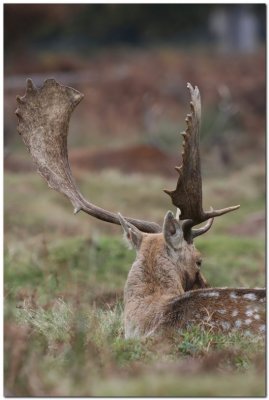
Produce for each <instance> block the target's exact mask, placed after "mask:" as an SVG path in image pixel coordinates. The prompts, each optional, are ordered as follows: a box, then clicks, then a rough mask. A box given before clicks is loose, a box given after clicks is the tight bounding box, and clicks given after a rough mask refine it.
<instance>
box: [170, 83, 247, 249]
mask: <svg viewBox="0 0 269 400" xmlns="http://www.w3.org/2000/svg"><path fill="white" fill-rule="evenodd" d="M187 88H188V89H189V91H190V95H191V102H190V108H191V112H190V114H187V117H186V124H187V128H186V130H185V132H183V133H182V136H183V143H182V147H183V151H182V165H181V166H180V167H176V170H177V171H178V174H179V177H178V181H177V186H176V189H175V190H172V191H169V190H164V191H165V193H167V194H168V195H169V196H170V197H171V199H172V203H173V204H174V205H175V206H176V207H177V208H180V210H181V220H183V221H184V222H183V224H182V227H183V230H184V237H185V240H187V241H189V242H191V241H192V239H193V238H194V237H196V236H198V235H201V234H203V233H205V232H207V231H208V229H209V228H210V227H211V225H212V223H213V220H212V221H209V222H208V224H206V226H205V227H204V228H200V229H198V230H192V229H191V228H192V227H193V226H195V225H198V224H200V223H201V222H204V221H207V220H208V219H212V218H214V217H218V216H220V215H223V214H226V213H228V212H231V211H234V210H237V209H238V208H239V207H240V206H239V205H237V206H233V207H227V208H223V209H220V210H214V209H213V208H212V207H211V209H210V211H206V212H204V211H203V206H202V178H201V165H200V150H199V133H200V124H201V98H200V92H199V89H198V87H197V86H195V87H194V88H193V87H192V85H191V84H190V83H188V84H187Z"/></svg>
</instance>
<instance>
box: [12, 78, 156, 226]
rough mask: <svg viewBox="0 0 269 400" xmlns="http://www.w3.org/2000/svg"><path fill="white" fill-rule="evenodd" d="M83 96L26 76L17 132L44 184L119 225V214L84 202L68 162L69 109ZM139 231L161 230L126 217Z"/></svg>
mask: <svg viewBox="0 0 269 400" xmlns="http://www.w3.org/2000/svg"><path fill="white" fill-rule="evenodd" d="M82 99H83V94H81V93H80V92H78V91H77V90H75V89H73V88H70V87H66V86H63V85H60V84H59V83H57V82H56V81H55V80H54V79H47V80H46V81H45V82H44V84H43V86H42V87H41V88H36V87H35V85H34V84H33V82H32V80H31V79H28V80H27V87H26V93H25V95H24V96H23V97H19V96H17V103H18V108H17V110H16V111H15V114H16V115H17V117H18V128H17V129H18V132H19V134H20V135H21V136H22V139H23V142H24V143H25V145H26V147H27V149H28V150H29V152H30V154H31V156H32V158H33V161H34V164H35V166H36V168H37V170H38V172H39V173H40V175H41V176H42V177H43V178H45V180H46V181H47V183H48V186H49V187H50V188H52V189H54V190H56V191H58V192H60V193H63V194H64V195H66V196H67V198H68V199H69V200H70V202H71V203H72V205H73V207H74V213H75V214H76V213H77V212H79V211H80V210H81V211H84V212H86V213H87V214H90V215H91V216H93V217H95V218H98V219H100V220H102V221H106V222H110V223H113V224H118V225H120V221H119V217H118V215H117V214H114V213H112V212H110V211H107V210H104V209H102V208H100V207H97V206H96V205H94V204H92V203H90V202H88V201H87V200H86V199H85V198H84V197H83V196H82V194H81V193H80V192H79V190H78V188H77V187H76V184H75V180H74V178H73V176H72V173H71V169H70V166H69V162H68V152H67V135H68V128H69V120H70V117H71V114H72V111H73V110H74V109H75V107H76V106H77V105H78V104H79V102H80V101H81V100H82ZM127 220H128V221H129V222H131V223H132V224H133V225H134V226H136V227H137V228H138V229H140V230H141V231H143V232H149V233H155V232H161V227H160V226H159V225H158V224H156V223H154V222H148V221H143V220H138V219H132V218H127Z"/></svg>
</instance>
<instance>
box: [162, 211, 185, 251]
mask: <svg viewBox="0 0 269 400" xmlns="http://www.w3.org/2000/svg"><path fill="white" fill-rule="evenodd" d="M163 235H164V239H165V241H166V244H167V245H168V246H169V247H172V248H173V249H174V250H179V249H180V247H181V246H182V242H183V239H184V238H183V231H182V228H181V226H180V223H179V221H178V220H177V219H175V218H174V214H173V213H172V211H168V212H167V214H166V216H165V217H164V223H163Z"/></svg>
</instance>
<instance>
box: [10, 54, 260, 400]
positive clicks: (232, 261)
mask: <svg viewBox="0 0 269 400" xmlns="http://www.w3.org/2000/svg"><path fill="white" fill-rule="evenodd" d="M154 54H155V53H154ZM154 54H153V55H154ZM175 54H176V53H175V52H170V51H168V50H165V51H163V52H162V53H161V55H162V57H161V55H159V56H158V57H159V58H160V59H161V60H162V62H160V60H159V61H158V62H156V57H157V56H156V54H155V56H154V57H155V58H154V57H153V61H152V62H153V63H155V62H156V65H157V66H158V68H159V69H161V68H164V69H165V68H166V70H167V76H174V75H173V74H172V72H171V71H172V70H173V68H172V65H175V64H174V61H175V60H176V59H177V58H176V56H175ZM134 56H137V58H136V59H135V60H136V61H135V62H134V64H133V65H138V67H137V68H136V69H135V72H134V76H135V79H136V82H138V83H139V82H140V83H141V82H142V83H143V82H144V84H145V82H149V83H148V84H152V85H153V81H154V79H152V81H150V80H148V81H147V79H146V75H145V76H144V75H143V74H142V75H139V73H138V72H139V71H140V72H141V71H144V70H143V68H144V65H146V63H145V64H143V62H142V61H143V60H145V59H146V56H145V54H144V55H143V54H142V55H141V54H140V55H139V54H135V55H133V57H134ZM117 57H120V56H117ZM139 57H140V58H139ZM158 57H157V58H158ZM169 57H170V58H169ZM173 57H175V59H174V58H173ZM137 59H138V60H140V64H141V65H140V66H139V62H138V61H137ZM257 59H258V61H259V57H257ZM257 59H256V60H254V64H255V63H256V62H258V61H257ZM98 60H99V64H98ZM187 60H189V58H188V57H187ZM201 60H202V65H203V66H204V68H205V69H206V66H209V67H210V65H211V67H212V63H211V64H210V61H209V60H210V57H209V58H207V57H206V56H201ZM101 61H102V57H101ZM101 61H100V58H97V61H96V68H97V69H100V68H101V69H102V68H104V69H105V65H106V66H107V64H106V62H103V63H102V62H101ZM123 61H124V62H123ZM123 61H122V62H123V64H124V63H127V61H128V60H127V61H126V59H124V60H123ZM241 61H242V60H241ZM243 61H244V60H243ZM243 61H242V62H243ZM181 62H182V63H183V61H181ZM259 62H260V63H262V60H260V61H259ZM117 63H118V60H117V62H116V64H117ZM166 64H167V65H166ZM93 65H94V63H93ZM165 65H166V66H165ZM168 65H171V69H170V70H169V68H168V67H167V66H168ZM182 65H183V64H182ZM182 65H180V68H181V69H182V68H183V67H182ZM186 65H189V64H188V63H187V64H186ZM186 65H185V70H186V68H187V66H186ZM240 65H241V64H240V63H239V61H238V65H237V63H236V62H234V64H233V71H234V72H236V71H238V74H239V73H240V71H241V69H240ZM244 65H245V68H246V70H247V69H248V67H249V71H252V70H253V69H252V67H253V66H252V67H251V68H250V61H249V63H248V62H245V64H244ZM255 65H256V64H255ZM164 66H165V67H164ZM241 66H242V65H241ZM109 67H110V68H111V65H109ZM139 68H140V69H139ZM158 68H157V67H156V70H155V73H157V72H156V71H159V69H158ZM167 68H168V69H167ZM175 68H176V67H175ZM236 68H237V69H236ZM212 69H213V67H212ZM107 70H110V69H109V68H108V67H107ZM183 70H184V69H183ZM144 72H145V74H146V71H144ZM147 73H148V75H147V76H149V75H150V74H149V71H148V72H147ZM193 74H194V72H193ZM246 74H248V72H246ZM160 75H161V73H160ZM131 76H132V74H131ZM232 76H233V75H232V73H231V75H230V78H231V80H232ZM250 76H251V73H250ZM194 78H196V75H195V77H194ZM129 79H130V81H132V79H131V78H129ZM183 79H184V80H185V77H184V78H183ZM215 79H216V81H217V80H221V78H220V76H215ZM156 81H157V79H156ZM156 81H155V82H156ZM196 81H197V79H196ZM234 81H235V84H236V82H237V83H238V82H241V84H238V87H237V88H236V89H238V92H236V93H237V101H238V103H240V101H241V100H240V99H244V100H242V101H245V102H247V101H248V98H247V97H246V96H245V92H244V90H245V89H244V85H243V83H242V82H243V80H241V81H240V80H238V81H237V80H236V79H235V80H234ZM246 81H247V82H249V80H247V79H246ZM124 82H125V81H121V82H119V81H117V85H119V87H120V88H121V87H124V85H125V86H126V85H127V87H128V90H133V91H134V93H131V94H133V96H134V97H135V96H136V92H135V89H137V90H138V89H139V88H140V89H141V87H142V86H139V84H137V85H136V84H134V85H133V86H131V87H130V86H128V82H129V81H128V80H127V81H126V82H125V83H124ZM259 82H260V83H259V85H258V88H259V89H260V90H261V91H262V90H263V83H264V82H263V80H262V77H261V75H259ZM194 83H195V82H194ZM230 83H231V82H230ZM254 83H255V82H254V81H253V87H255V85H254ZM114 84H115V86H110V90H109V92H110V96H111V98H112V95H113V87H116V83H114ZM122 85H123V86H122ZM141 85H142V84H141ZM167 85H168V84H167ZM203 85H204V87H206V83H203ZM240 85H241V89H242V88H243V89H244V90H243V92H240ZM168 86H169V85H168ZM168 86H167V87H168ZM250 86H251V85H250ZM117 87H118V86H117ZM169 87H170V86H169ZM184 87H185V84H184ZM209 87H210V90H209V92H207V94H206V95H205V97H206V96H207V97H206V99H207V100H206V101H207V112H206V114H205V118H204V120H205V123H206V122H208V121H209V120H210V118H211V117H212V112H213V109H212V107H211V108H210V93H211V94H213V93H214V90H213V89H214V79H213V78H212V81H211V84H210V85H209ZM97 89H98V90H99V89H100V92H98V90H97ZM140 89H139V90H140ZM170 89H171V87H170ZM81 90H82V89H81ZM102 90H103V92H102ZM128 90H127V89H126V88H125V91H124V90H123V94H124V95H123V94H122V92H120V90H119V99H121V102H120V100H118V101H119V102H120V104H122V108H120V110H122V111H118V112H119V113H120V112H121V113H122V115H123V116H124V118H122V119H120V114H117V113H116V111H115V108H114V106H115V104H114V105H112V106H111V109H110V113H109V105H108V104H109V100H107V102H108V103H107V105H106V107H104V109H105V110H106V113H107V114H105V116H104V118H102V115H99V117H98V112H99V113H100V112H101V111H100V110H101V109H100V110H99V108H98V107H99V102H100V104H101V103H102V98H103V97H104V96H105V94H104V91H105V87H103V88H102V85H98V84H97V83H96V88H95V95H96V96H95V97H94V96H92V97H89V99H90V100H88V101H89V102H93V101H94V100H95V101H96V104H95V105H96V108H95V109H93V108H92V107H91V116H92V119H91V123H92V125H91V126H89V127H88V128H87V129H89V130H90V131H91V130H92V131H93V136H90V138H89V139H87V137H88V136H87V135H86V132H84V131H86V128H85V124H86V122H85V120H86V119H85V118H86V117H85V114H86V111H85V109H83V107H82V113H81V114H80V111H79V110H78V111H76V113H77V114H76V117H74V120H72V123H71V125H72V131H74V130H76V129H78V131H79V134H78V136H77V137H75V136H74V135H71V137H70V141H69V143H70V147H75V148H76V149H75V150H73V152H71V153H72V154H71V157H70V159H71V164H72V166H73V167H74V168H73V169H74V175H75V177H76V180H77V182H78V186H79V187H80V189H81V191H82V193H83V194H84V195H85V197H86V198H88V199H90V200H91V201H92V202H94V203H95V204H98V205H99V206H101V207H104V208H107V209H109V210H112V211H115V212H117V211H120V212H121V213H122V214H123V215H128V216H133V217H137V218H144V219H147V220H153V221H156V222H159V223H162V219H163V216H164V215H165V213H166V211H167V210H168V209H172V210H173V207H172V205H171V204H170V202H169V199H168V198H167V196H166V195H165V194H163V193H162V189H163V188H173V187H174V186H175V179H176V175H175V174H174V171H173V166H174V165H175V162H176V161H175V159H176V158H177V157H178V151H177V152H173V151H171V149H175V141H172V142H171V143H170V142H169V139H168V142H167V135H169V132H173V134H174V133H175V132H178V127H177V128H176V126H177V118H178V117H177V116H175V115H176V106H175V104H176V103H177V101H178V98H180V99H181V100H182V103H183V102H184V101H185V100H186V99H185V97H184V96H185V95H184V96H183V97H180V96H181V95H180V94H178V93H177V94H175V93H174V94H173V93H172V94H171V93H170V94H171V96H170V94H169V95H167V96H168V97H165V96H166V95H165V94H163V97H162V96H161V95H160V94H158V96H160V99H163V98H164V99H165V107H167V108H165V109H170V111H171V114H169V113H168V114H169V115H168V114H166V115H168V117H167V119H165V118H164V117H163V119H162V118H161V117H158V118H159V119H158V118H157V117H156V118H157V125H158V128H156V129H155V128H154V124H153V125H150V127H147V126H146V123H145V124H144V125H143V124H142V123H141V124H140V126H136V125H135V122H134V121H136V116H137V115H140V114H139V112H140V111H139V107H138V111H137V110H136V113H137V114H135V115H133V114H132V112H133V110H134V109H135V104H134V103H132V104H131V105H130V106H129V108H128V107H127V102H126V96H127V98H128V96H130V94H129V92H128ZM82 91H84V92H87V87H85V90H82ZM143 91H147V90H146V89H145V88H143V89H141V92H142V93H143ZM148 91H149V92H151V88H149V89H148ZM204 92H206V90H204ZM239 92H240V93H241V94H238V93H239ZM249 92H250V93H251V88H250V89H249ZM163 93H164V92H163ZM12 96H13V93H11V92H9V93H8V94H7V98H8V99H10V98H11V97H12ZM102 96H103V97H102ZM139 96H140V94H138V98H139ZM169 96H170V97H169ZM240 96H241V97H240ZM130 97H132V96H130ZM115 98H117V96H116V95H115ZM250 98H251V101H252V102H253V98H252V97H251V96H250ZM117 99H118V98H117ZM169 99H170V100H169ZM181 100H180V101H181ZM183 100H184V101H183ZM85 101H86V100H85ZM111 101H112V100H111ZM160 101H161V100H160ZM211 101H212V103H214V101H213V99H211ZM112 103H113V101H112ZM251 104H252V103H251ZM90 105H93V103H91V104H88V106H90ZM252 105H253V104H252ZM12 107H13V105H12V104H11V103H10V102H9V101H8V102H7V110H9V109H12ZM126 107H127V108H126ZM249 107H250V108H249V110H252V109H251V105H249ZM253 107H254V106H253ZM257 107H258V105H257ZM127 109H129V112H130V114H129V115H127V111H126V110H127ZM83 110H84V111H83ZM154 110H156V108H154ZM141 112H142V111H141ZM185 112H186V101H185V106H184V108H183V106H182V107H181V113H182V116H183V115H184V114H185ZM164 114H165V111H164ZM250 114H251V112H246V113H245V115H247V117H245V120H244V122H242V121H241V123H242V125H240V124H239V126H238V125H234V126H233V128H232V129H231V128H228V127H226V128H225V129H226V130H227V132H230V135H231V136H228V138H230V139H231V143H232V146H231V147H232V148H233V151H232V152H228V154H229V155H230V156H231V157H230V158H229V157H228V159H227V158H225V155H223V154H220V153H219V150H218V151H217V153H216V151H215V150H216V148H217V149H220V148H222V147H221V146H220V145H219V144H217V147H216V143H217V142H218V141H216V138H214V137H213V136H212V135H211V136H210V134H209V133H210V130H208V131H206V130H205V131H204V135H206V132H208V136H204V140H203V142H202V151H203V155H202V159H203V167H204V170H203V174H204V177H205V179H204V186H203V191H204V206H205V208H207V209H208V208H209V207H210V206H211V205H212V206H214V207H216V208H220V207H226V206H229V205H235V204H241V208H240V209H239V210H238V211H236V212H235V213H231V214H227V215H226V216H224V217H222V218H218V219H216V221H215V222H214V225H213V227H212V229H211V231H210V232H209V233H207V234H206V235H204V236H202V237H200V238H197V240H196V246H197V248H198V249H199V250H200V251H201V252H202V254H203V255H204V260H203V267H202V268H203V273H204V275H205V277H206V278H207V280H208V281H209V283H210V285H211V286H229V287H235V286H240V287H242V286H244V287H263V286H264V284H265V215H264V214H265V212H264V210H265V172H264V170H265V167H264V155H263V142H264V136H263V135H264V132H263V128H264V120H262V119H261V118H260V117H259V116H257V113H256V114H255V113H253V115H250ZM242 115H243V114H242ZM109 116H110V117H109ZM151 116H152V114H151ZM128 118H129V120H131V124H130V126H128ZM182 118H183V120H182V121H184V116H183V117H182ZM242 118H243V117H242ZM80 119H81V121H82V125H83V126H84V128H83V126H82V125H80V122H79V121H80ZM153 121H155V119H154V118H153ZM140 122H141V119H140ZM8 124H9V127H10V128H9V129H11V130H12V129H13V128H12V126H13V125H12V124H13V122H11V121H9V120H8ZM182 125H183V124H182ZM253 126H256V127H257V131H256V136H255V135H254V136H253V137H252V136H251V132H252V127H253ZM110 127H112V128H113V129H115V132H116V133H115V134H114V135H112V133H111V136H109V135H108V133H109V134H110V131H109V129H111V128H110ZM242 127H244V129H246V132H247V133H246V136H242ZM138 131H139V132H140V133H139V134H138ZM107 132H108V133H107ZM141 132H142V133H141ZM143 132H146V133H145V135H144V136H143ZM125 133H127V134H125ZM129 133H130V136H129ZM237 133H238V136H237V137H236V134H237ZM145 137H146V138H147V140H146V141H145V140H144V139H145ZM212 138H213V139H212ZM242 138H244V140H245V142H244V144H243V145H240V140H241V139H242ZM246 138H247V139H246ZM152 139H154V140H153V145H152ZM157 139H158V140H157ZM230 139H229V140H230ZM87 140H89V141H91V143H90V145H91V147H93V148H94V152H93V151H92V150H89V151H88V150H87V149H85V147H86V146H85V144H86V143H87ZM173 140H174V139H173ZM177 140H178V139H177ZM229 140H228V143H229ZM145 142H146V143H145ZM106 143H108V146H106ZM119 143H120V144H121V146H123V148H124V146H129V147H128V149H129V150H128V151H129V152H130V153H128V157H127V158H126V157H125V159H124V158H123V155H124V150H121V151H120V152H119V153H116V155H115V153H113V151H119V150H117V149H118V147H117V146H118V144H119ZM254 143H255V144H256V147H255V146H254V145H253V144H254ZM178 144H179V143H178ZM137 146H140V147H137ZM214 146H215V147H214ZM82 147H84V149H83V150H81V148H82ZM107 148H109V150H110V151H112V153H106V152H104V151H105V149H107ZM119 148H121V149H122V147H120V146H119ZM176 148H178V145H177V146H176ZM212 148H213V150H212ZM146 149H147V151H148V150H149V149H150V151H152V152H153V153H150V154H153V156H152V158H149V153H146V152H145V153H143V151H146ZM156 149H158V151H157V150H156ZM214 149H215V150H214ZM235 149H240V150H241V151H240V152H238V153H236V150H235ZM138 150H139V152H138ZM132 151H133V152H132ZM154 151H155V153H154ZM229 151H230V150H229ZM102 152H103V153H102ZM143 154H147V156H146V157H145V158H147V157H148V160H149V159H150V160H151V162H150V163H149V162H148V163H144V161H143ZM154 154H155V158H154ZM216 154H217V155H216ZM98 155H99V156H98ZM113 155H114V158H113ZM161 157H163V158H161ZM221 157H222V158H221ZM252 157H253V158H252ZM220 158H221V159H222V162H220ZM126 159H127V161H129V163H127V161H126ZM140 159H141V161H140ZM83 160H84V161H83ZM96 160H100V163H99V164H98V162H97V161H96ZM113 160H114V161H113ZM160 160H161V162H160ZM82 161H83V162H82ZM106 163H107V164H106ZM126 163H127V164H126ZM169 163H170V165H171V172H170V171H168V169H169V168H168V166H169ZM109 164H111V165H112V166H113V168H112V169H111V168H110V169H109V168H108V165H109ZM149 164H150V165H149ZM160 166H163V167H165V168H163V171H162V170H161V168H160ZM5 167H6V170H5V193H4V205H5V207H4V212H5V243H4V244H5V246H4V247H5V254H4V262H5V271H4V283H5V331H4V334H5V348H4V351H5V359H4V363H5V371H4V374H5V376H4V381H5V393H6V395H9V396H177V397H179V396H184V397H187V396H213V397H214V396H264V395H265V344H264V340H263V339H262V338H253V337H245V336H243V335H239V334H234V333H233V334H229V335H222V334H213V333H210V332H202V331H200V330H199V329H198V328H196V327H194V328H192V329H190V330H187V331H182V332H180V333H178V335H177V336H173V337H167V338H165V340H163V339H162V340H161V339H160V338H158V337H155V338H148V339H143V340H125V339H124V337H123V323H122V312H123V288H124V283H125V281H126V278H127V274H128V271H129V269H130V266H131V264H132V262H133V260H134V258H135V253H134V252H133V251H131V250H129V249H127V248H126V246H125V244H124V242H123V240H122V232H121V229H120V227H118V226H113V225H109V224H105V223H103V222H100V221H97V220H94V219H92V218H90V217H89V216H87V215H86V214H84V215H83V214H81V213H79V214H78V215H76V216H74V215H73V213H72V211H73V210H72V207H71V205H70V204H69V202H68V201H67V200H66V199H65V198H64V197H61V196H60V195H59V194H58V193H55V192H53V191H51V190H48V188H47V187H46V184H45V183H44V181H43V180H42V179H41V178H40V176H38V175H37V174H36V173H35V172H34V171H33V170H32V169H31V165H30V162H29V157H28V154H27V155H26V151H25V149H23V148H22V146H21V144H20V142H19V139H18V138H17V139H15V140H14V142H13V143H11V144H9V146H8V156H7V159H6V163H5ZM88 169H89V170H88ZM126 172H127V173H126Z"/></svg>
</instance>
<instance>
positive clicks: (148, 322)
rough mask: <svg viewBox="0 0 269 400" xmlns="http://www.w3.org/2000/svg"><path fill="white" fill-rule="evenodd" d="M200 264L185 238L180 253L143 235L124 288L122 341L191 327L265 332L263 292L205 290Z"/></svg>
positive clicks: (160, 237) (158, 238)
mask: <svg viewBox="0 0 269 400" xmlns="http://www.w3.org/2000/svg"><path fill="white" fill-rule="evenodd" d="M200 261H201V255H200V253H199V252H198V251H197V250H196V248H195V246H194V245H193V244H188V243H187V242H185V241H184V240H183V242H182V245H181V248H180V250H179V251H177V252H173V250H172V249H171V248H170V247H169V246H168V245H167V243H166V241H165V239H164V235H163V234H162V233H160V234H142V233H141V245H140V247H139V249H137V257H136V260H135V262H134V264H133V265H132V268H131V270H130V272H129V274H128V278H127V282H126V284H125V290H124V306H125V308H124V323H125V337H126V338H130V337H141V336H148V335H151V334H153V333H156V332H160V331H161V330H167V329H169V330H175V329H179V328H184V327H187V326H189V325H190V324H193V323H195V324H199V325H200V326H202V327H203V328H209V329H214V330H216V329H217V330H223V331H229V330H232V329H238V330H244V331H245V332H246V333H249V332H252V333H253V332H255V333H260V334H262V333H264V327H265V325H264V324H265V310H264V308H265V307H264V298H265V290H264V289H226V288H216V289H205V288H206V287H207V286H208V285H207V283H206V280H205V279H204V277H203V275H202V273H201V271H200V266H199V265H197V263H198V264H199V263H200ZM194 289H198V290H194ZM245 295H247V296H245Z"/></svg>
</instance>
